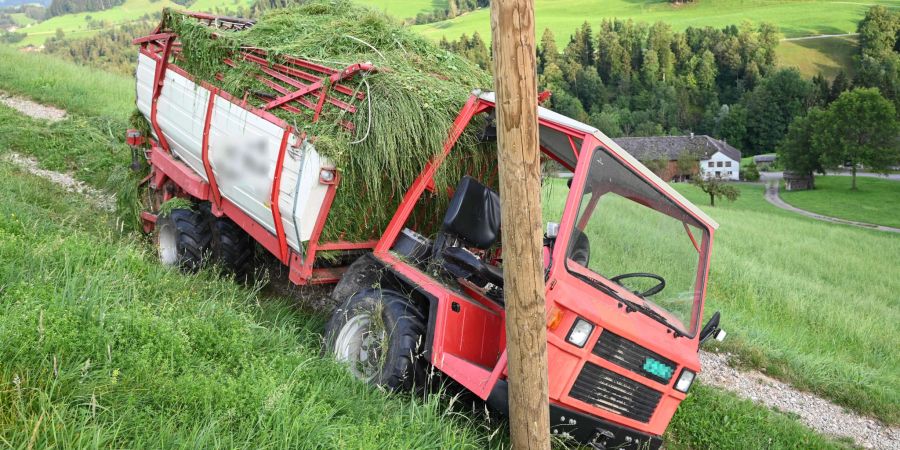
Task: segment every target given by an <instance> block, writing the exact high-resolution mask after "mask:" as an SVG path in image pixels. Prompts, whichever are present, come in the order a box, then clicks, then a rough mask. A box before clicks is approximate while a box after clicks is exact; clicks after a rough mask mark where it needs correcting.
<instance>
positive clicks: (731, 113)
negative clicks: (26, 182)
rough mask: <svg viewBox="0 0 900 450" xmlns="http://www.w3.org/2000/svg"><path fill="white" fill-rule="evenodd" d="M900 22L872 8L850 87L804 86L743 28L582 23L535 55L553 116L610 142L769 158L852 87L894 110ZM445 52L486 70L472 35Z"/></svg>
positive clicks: (768, 30)
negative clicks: (642, 139) (674, 139)
mask: <svg viewBox="0 0 900 450" xmlns="http://www.w3.org/2000/svg"><path fill="white" fill-rule="evenodd" d="M897 23H898V20H897V15H896V14H895V13H891V12H889V11H888V10H886V9H885V8H883V7H873V8H872V9H871V10H870V11H869V13H868V14H867V16H866V18H865V19H864V20H863V21H862V22H860V25H859V28H860V33H861V44H860V55H859V58H858V61H859V63H858V65H859V67H858V70H857V75H856V77H855V78H853V79H850V78H849V77H848V76H847V75H845V74H844V73H839V74H838V75H837V76H836V77H835V78H834V79H833V80H828V79H826V78H824V77H823V76H821V75H819V76H816V77H813V78H812V79H811V80H807V79H804V78H803V77H802V76H801V75H800V73H799V72H798V71H797V70H796V69H792V68H779V67H777V66H776V55H775V48H776V47H777V46H778V43H779V40H780V38H781V36H780V34H779V32H778V30H777V28H776V27H774V26H773V25H770V24H767V23H761V24H758V25H754V24H751V23H749V22H744V23H742V24H741V25H735V26H728V27H725V28H721V29H716V28H712V27H704V28H688V29H686V30H685V31H684V32H676V31H673V30H672V28H671V27H670V26H669V25H667V24H665V23H662V22H657V23H654V24H647V23H641V22H634V21H631V20H604V21H602V22H601V23H600V24H599V27H598V29H597V30H595V29H594V27H592V26H591V25H590V24H589V23H587V22H585V23H584V24H583V25H582V26H581V28H579V29H578V30H575V31H574V33H573V34H572V36H571V38H570V39H569V41H568V42H567V43H565V45H564V46H562V45H560V44H559V43H557V41H556V37H555V36H554V35H553V33H552V32H551V31H549V30H545V31H544V32H543V35H542V37H541V39H540V43H539V46H538V54H537V60H538V74H539V80H540V85H541V88H542V89H548V90H550V91H552V93H553V95H552V97H551V99H550V100H549V102H548V105H547V106H549V107H550V108H552V109H554V110H556V111H558V112H560V113H562V114H566V115H568V116H570V117H573V118H576V119H578V120H581V121H584V122H586V123H589V124H591V125H594V126H596V127H597V128H599V129H600V130H602V131H603V132H604V133H606V134H607V135H609V136H611V137H618V136H655V135H666V134H671V135H678V134H687V133H690V132H694V133H697V134H708V135H711V136H714V137H717V138H719V139H723V140H725V141H727V142H729V143H730V144H732V145H734V146H735V147H737V148H739V149H741V150H742V151H743V152H744V154H745V155H755V154H761V153H768V152H774V151H775V150H776V149H777V147H778V145H779V144H780V142H781V141H782V139H783V138H784V136H785V134H786V133H787V130H788V127H789V126H790V124H791V122H793V120H794V119H795V118H797V117H799V116H802V115H803V114H805V112H806V111H807V110H808V109H810V108H812V107H815V106H819V107H825V106H827V105H828V104H829V103H831V102H832V101H834V100H835V99H837V98H838V96H839V95H840V94H841V93H842V92H844V91H847V90H849V89H851V88H853V87H854V86H859V87H875V88H878V89H879V90H880V92H881V93H882V95H884V96H885V97H887V98H888V99H890V100H892V101H893V102H895V103H896V102H897V100H898V97H897V92H898V86H900V84H898V82H900V76H898V73H900V72H898V71H900V63H898V53H897V47H896V43H897V40H896V34H897V30H898V29H900V27H898V25H897ZM441 45H442V46H443V47H444V48H446V49H448V50H452V51H455V52H458V53H460V54H462V55H464V56H466V57H467V58H469V59H471V60H472V61H474V62H476V63H478V64H479V65H480V66H481V67H483V68H486V69H490V65H491V64H490V51H489V50H488V45H487V43H486V41H485V39H484V38H483V37H482V36H480V35H478V33H475V34H474V35H472V36H467V35H463V36H461V37H460V38H459V39H458V40H455V41H447V40H442V41H441Z"/></svg>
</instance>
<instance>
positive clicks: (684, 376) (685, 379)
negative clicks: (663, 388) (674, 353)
mask: <svg viewBox="0 0 900 450" xmlns="http://www.w3.org/2000/svg"><path fill="white" fill-rule="evenodd" d="M694 377H696V374H695V373H694V372H691V371H690V370H687V369H683V370H682V371H681V375H679V376H678V381H677V382H676V383H675V389H677V390H679V391H681V392H684V393H687V391H688V389H690V388H691V384H693V383H694Z"/></svg>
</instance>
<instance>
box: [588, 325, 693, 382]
mask: <svg viewBox="0 0 900 450" xmlns="http://www.w3.org/2000/svg"><path fill="white" fill-rule="evenodd" d="M593 353H594V354H595V355H597V356H599V357H601V358H603V359H605V360H607V361H609V362H611V363H613V364H615V365H617V366H619V367H623V368H625V369H628V370H630V371H632V372H635V373H637V374H640V375H643V376H645V377H647V378H650V379H651V380H653V381H658V382H660V383H662V384H669V381H670V380H671V379H672V376H673V375H675V368H676V364H675V363H674V362H672V361H671V360H668V359H666V358H663V357H662V356H659V355H658V354H656V353H654V352H652V351H650V350H647V349H646V348H644V347H641V346H640V345H637V344H635V343H634V342H631V341H629V340H628V339H625V338H623V337H622V336H619V335H617V334H614V333H611V332H610V331H609V330H603V332H602V333H600V338H599V339H597V344H596V345H594V350H593Z"/></svg>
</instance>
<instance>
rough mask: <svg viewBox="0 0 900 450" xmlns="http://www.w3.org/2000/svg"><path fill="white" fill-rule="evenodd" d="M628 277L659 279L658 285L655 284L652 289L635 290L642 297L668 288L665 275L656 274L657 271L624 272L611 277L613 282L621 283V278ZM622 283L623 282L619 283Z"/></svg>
mask: <svg viewBox="0 0 900 450" xmlns="http://www.w3.org/2000/svg"><path fill="white" fill-rule="evenodd" d="M626 278H652V279H654V280H656V281H659V283H657V285H656V286H653V287H652V288H650V289H647V290H646V291H644V292H635V294H637V295H640V296H641V297H649V296H651V295H656V294H659V292H660V291H662V290H663V289H665V288H666V280H665V279H663V277H661V276H659V275H657V274H655V273H646V272H634V273H623V274H622V275H616V276H614V277H612V278H610V279H609V281H612V282H613V283H619V280H624V279H626ZM619 284H621V283H619Z"/></svg>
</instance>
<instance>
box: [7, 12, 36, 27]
mask: <svg viewBox="0 0 900 450" xmlns="http://www.w3.org/2000/svg"><path fill="white" fill-rule="evenodd" d="M10 17H12V20H13V21H15V22H16V23H17V24H19V25H20V26H23V27H24V26H26V25H31V24H33V23H34V22H35V20H34V19H32V18H31V17H28V16H26V15H25V13H12V14H10Z"/></svg>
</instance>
